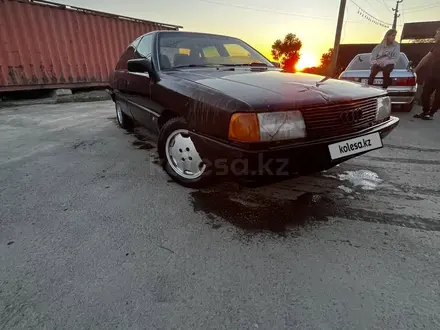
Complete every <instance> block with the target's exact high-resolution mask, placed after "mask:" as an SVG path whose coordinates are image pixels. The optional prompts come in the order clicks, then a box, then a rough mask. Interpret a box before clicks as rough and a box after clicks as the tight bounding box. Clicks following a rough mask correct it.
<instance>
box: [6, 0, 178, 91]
mask: <svg viewBox="0 0 440 330" xmlns="http://www.w3.org/2000/svg"><path fill="white" fill-rule="evenodd" d="M146 8H148V6H147V7H146ZM179 28H181V27H180V26H177V25H170V24H164V23H157V22H151V21H145V20H140V19H135V18H130V17H124V16H118V15H114V14H109V13H104V12H98V11H93V10H89V9H84V8H78V7H73V6H67V5H62V4H58V3H54V2H49V1H30V0H0V92H7V91H19V90H21V91H23V90H35V89H54V88H88V87H99V86H107V84H108V77H109V73H110V72H111V70H112V69H113V68H114V67H115V65H116V63H117V61H118V59H119V56H120V55H121V53H122V52H123V51H124V49H125V48H126V47H127V46H128V45H129V43H130V42H131V41H133V40H134V39H136V38H137V37H138V36H140V35H142V34H144V33H147V32H150V31H154V30H178V29H179Z"/></svg>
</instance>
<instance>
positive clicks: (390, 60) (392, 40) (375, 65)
mask: <svg viewBox="0 0 440 330" xmlns="http://www.w3.org/2000/svg"><path fill="white" fill-rule="evenodd" d="M396 34H397V31H396V30H394V29H390V30H388V31H387V33H385V36H384V38H383V40H382V42H381V43H380V44H379V45H377V46H376V47H374V49H373V52H372V53H371V60H370V61H371V64H372V67H371V72H370V77H369V78H368V85H373V81H374V78H376V75H377V74H378V73H379V72H381V71H382V73H383V84H382V87H383V88H384V89H387V88H388V87H389V86H390V85H391V77H390V76H391V72H392V71H393V69H394V65H395V64H396V63H397V61H398V59H399V56H400V45H399V43H398V42H396Z"/></svg>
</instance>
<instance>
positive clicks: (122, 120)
mask: <svg viewBox="0 0 440 330" xmlns="http://www.w3.org/2000/svg"><path fill="white" fill-rule="evenodd" d="M115 109H116V121H117V122H118V125H119V127H121V128H123V129H126V130H131V129H132V128H133V120H132V119H131V118H130V117H129V116H127V115H126V114H125V113H124V112H123V111H122V105H121V103H120V102H119V101H116V102H115Z"/></svg>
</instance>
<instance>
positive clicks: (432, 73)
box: [414, 29, 440, 120]
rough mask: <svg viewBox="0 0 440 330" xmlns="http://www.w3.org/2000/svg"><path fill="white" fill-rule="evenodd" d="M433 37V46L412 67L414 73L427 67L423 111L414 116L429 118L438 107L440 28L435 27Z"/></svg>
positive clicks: (439, 88)
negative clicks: (432, 100)
mask: <svg viewBox="0 0 440 330" xmlns="http://www.w3.org/2000/svg"><path fill="white" fill-rule="evenodd" d="M434 39H435V44H434V46H433V47H432V48H431V50H430V52H429V53H428V54H426V55H425V57H423V58H422V60H421V61H420V63H419V64H418V65H417V66H416V68H415V69H414V71H415V73H416V74H419V73H420V72H421V71H422V69H428V70H426V72H427V75H426V78H425V82H424V84H423V91H422V97H421V99H422V106H423V112H421V113H418V114H416V115H414V118H422V119H427V120H430V119H432V116H433V115H434V113H436V112H437V111H438V110H439V109H440V29H437V31H436V34H435V37H434ZM434 92H435V96H434V102H433V103H432V106H431V96H432V94H433V93H434Z"/></svg>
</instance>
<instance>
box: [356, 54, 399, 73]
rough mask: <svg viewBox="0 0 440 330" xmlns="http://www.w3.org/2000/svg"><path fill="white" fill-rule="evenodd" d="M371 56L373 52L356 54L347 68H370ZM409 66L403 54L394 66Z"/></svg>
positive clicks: (396, 67) (397, 67)
mask: <svg viewBox="0 0 440 330" xmlns="http://www.w3.org/2000/svg"><path fill="white" fill-rule="evenodd" d="M370 57H371V54H360V55H356V57H355V58H354V59H353V60H352V61H351V62H350V64H349V65H348V67H347V70H370V68H371V63H370ZM407 66H408V61H407V59H406V58H405V56H403V55H402V54H401V55H400V56H399V60H398V61H397V63H396V65H395V67H394V68H395V69H406V67H407Z"/></svg>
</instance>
